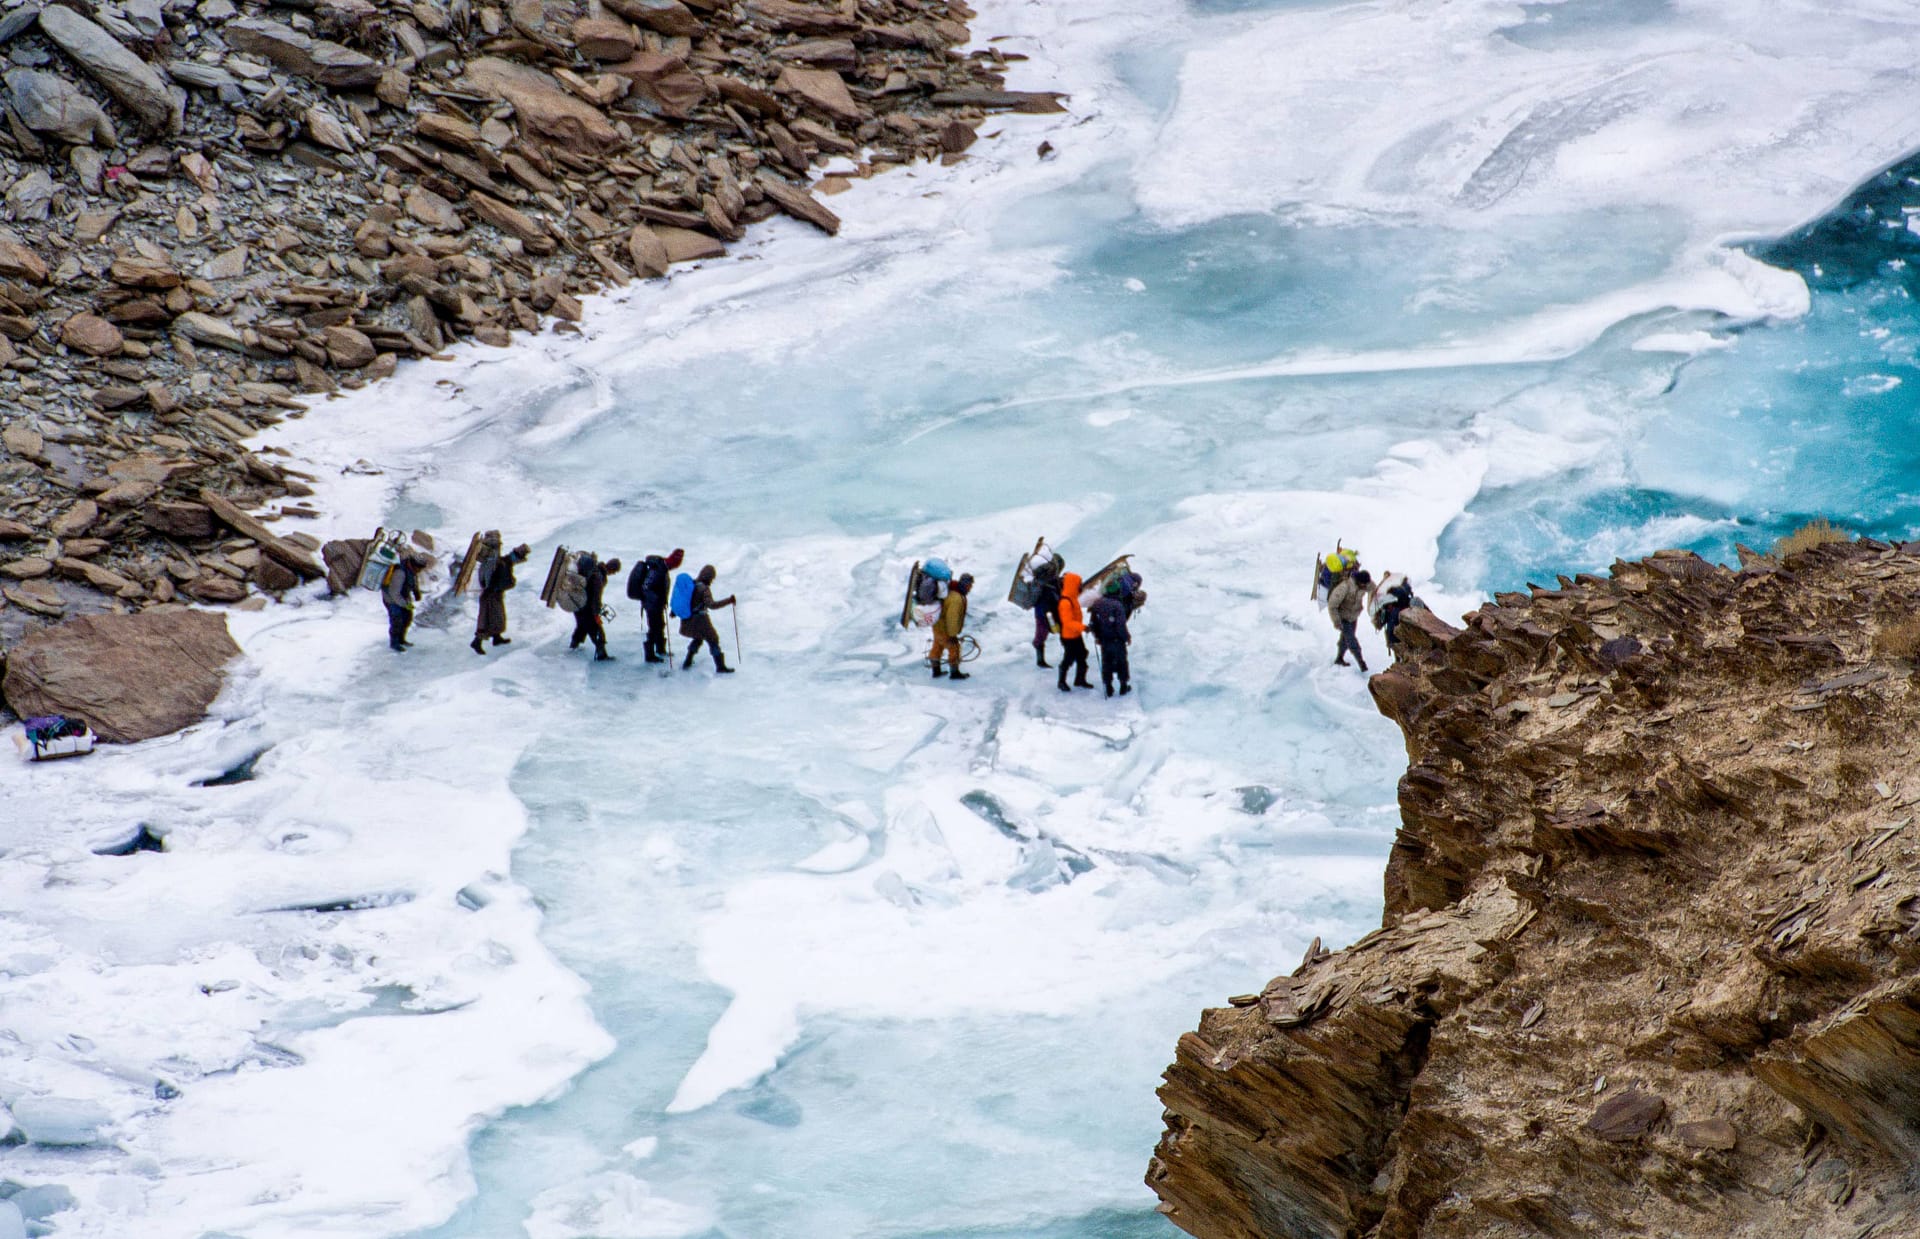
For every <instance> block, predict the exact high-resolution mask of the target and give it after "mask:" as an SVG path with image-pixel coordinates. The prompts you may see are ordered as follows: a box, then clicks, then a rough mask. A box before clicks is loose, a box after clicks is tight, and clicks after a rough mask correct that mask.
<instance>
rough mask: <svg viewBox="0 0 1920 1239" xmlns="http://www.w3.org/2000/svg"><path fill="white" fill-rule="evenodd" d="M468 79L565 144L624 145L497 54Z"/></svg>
mask: <svg viewBox="0 0 1920 1239" xmlns="http://www.w3.org/2000/svg"><path fill="white" fill-rule="evenodd" d="M228 29H232V27H228ZM614 71H615V72H618V70H617V69H616V70H614ZM464 80H465V82H466V84H467V86H468V87H469V88H471V89H473V90H477V91H479V92H480V93H481V94H483V95H490V96H495V97H498V98H501V99H505V100H506V101H507V102H508V103H511V104H512V105H513V110H514V112H515V114H516V115H518V117H519V118H520V123H521V124H522V125H524V126H526V127H527V128H528V129H530V130H532V131H533V132H534V133H537V134H539V135H540V136H542V137H544V138H548V139H551V140H552V141H555V142H558V143H560V144H561V145H563V146H566V147H570V148H572V149H574V150H580V151H605V150H612V149H613V148H615V147H617V146H619V145H620V144H621V138H620V131H619V130H617V129H615V128H614V127H613V125H612V124H611V123H609V122H608V120H607V118H606V117H605V116H604V115H602V114H601V112H600V109H598V108H596V107H594V106H593V105H592V104H590V103H587V102H585V101H583V100H580V99H576V98H574V97H573V96H572V95H570V94H568V93H567V92H566V91H565V90H564V89H562V88H561V86H560V83H558V82H556V81H555V80H554V79H553V78H551V77H549V76H547V75H546V74H545V73H542V72H541V71H540V70H538V69H535V68H532V67H530V66H527V65H522V64H515V63H514V62H512V61H510V60H502V59H500V58H499V57H497V56H482V57H481V58H480V59H478V60H475V61H471V62H469V63H468V65H467V72H466V77H465V79H464ZM695 80H696V81H697V80H698V79H695Z"/></svg>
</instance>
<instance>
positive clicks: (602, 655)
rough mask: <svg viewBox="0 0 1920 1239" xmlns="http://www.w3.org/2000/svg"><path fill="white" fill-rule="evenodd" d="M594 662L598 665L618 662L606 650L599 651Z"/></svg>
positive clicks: (594, 657)
mask: <svg viewBox="0 0 1920 1239" xmlns="http://www.w3.org/2000/svg"><path fill="white" fill-rule="evenodd" d="M593 661H595V662H597V663H610V662H614V661H616V660H615V659H614V657H613V655H611V654H609V653H607V652H606V651H605V650H599V651H597V652H596V653H595V654H594V656H593Z"/></svg>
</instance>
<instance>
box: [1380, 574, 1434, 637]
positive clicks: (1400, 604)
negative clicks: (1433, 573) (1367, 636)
mask: <svg viewBox="0 0 1920 1239" xmlns="http://www.w3.org/2000/svg"><path fill="white" fill-rule="evenodd" d="M1389 575H1391V574H1389ZM1422 605H1424V604H1423V603H1421V601H1420V599H1419V598H1417V597H1415V596H1414V592H1413V582H1412V581H1409V580H1408V579H1407V578H1405V577H1401V578H1400V579H1399V580H1397V581H1395V582H1394V583H1393V584H1391V585H1389V586H1387V587H1386V589H1384V590H1382V591H1381V601H1380V610H1379V614H1378V615H1376V616H1375V617H1374V624H1375V626H1377V627H1378V628H1379V629H1380V630H1381V631H1382V632H1384V633H1386V634H1387V649H1388V650H1390V651H1392V652H1393V653H1396V654H1397V653H1399V651H1400V635H1399V628H1400V617H1401V616H1402V615H1404V614H1405V613H1406V612H1408V611H1410V610H1412V609H1413V608H1414V607H1417V606H1422Z"/></svg>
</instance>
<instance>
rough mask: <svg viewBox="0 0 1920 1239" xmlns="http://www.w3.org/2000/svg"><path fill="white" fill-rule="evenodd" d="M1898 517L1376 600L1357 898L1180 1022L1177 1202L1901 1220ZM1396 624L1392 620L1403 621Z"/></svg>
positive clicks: (1387, 1225)
mask: <svg viewBox="0 0 1920 1239" xmlns="http://www.w3.org/2000/svg"><path fill="white" fill-rule="evenodd" d="M1916 600H1920V544H1907V545H1904V546H1899V547H1895V546H1889V545H1885V544H1881V543H1874V542H1869V541H1861V542H1857V543H1839V544H1829V545H1824V546H1818V547H1815V548H1814V549H1811V550H1806V551H1802V552H1800V553H1798V554H1795V555H1793V556H1791V557H1788V558H1786V559H1784V560H1781V561H1775V560H1772V559H1764V558H1761V557H1758V556H1750V557H1747V564H1746V566H1745V567H1744V568H1742V569H1741V570H1738V571H1734V570H1729V569H1726V568H1722V567H1718V566H1716V565H1713V564H1709V563H1707V562H1705V561H1703V560H1701V559H1699V558H1698V557H1696V556H1694V555H1691V554H1688V553H1685V552H1660V553H1658V554H1656V555H1654V556H1652V557H1650V558H1648V559H1645V560H1642V561H1638V562H1634V563H1616V564H1615V565H1614V566H1613V569H1612V572H1611V575H1610V576H1608V577H1599V576H1588V575H1583V576H1581V577H1580V578H1578V579H1577V580H1568V579H1566V578H1561V580H1560V581H1559V583H1558V587H1557V588H1553V589H1542V588H1539V587H1533V588H1532V589H1531V590H1530V591H1529V592H1528V593H1525V594H1520V593H1510V594H1501V595H1498V596H1497V597H1496V599H1495V601H1494V603H1492V604H1490V605H1488V606H1486V607H1483V608H1482V609H1480V610H1479V611H1477V612H1475V613H1473V614H1471V615H1469V616H1468V617H1467V618H1466V623H1465V627H1464V628H1461V629H1457V630H1456V629H1453V628H1451V627H1449V626H1447V625H1445V624H1443V623H1441V622H1440V621H1438V620H1437V619H1435V618H1434V617H1432V616H1430V615H1425V614H1422V613H1418V612H1416V613H1412V614H1410V616H1409V618H1408V620H1404V621H1403V622H1402V626H1401V632H1402V633H1403V634H1405V635H1406V638H1407V639H1406V643H1405V644H1406V649H1405V650H1404V651H1403V656H1402V657H1401V658H1400V660H1399V661H1398V662H1397V663H1396V664H1395V666H1394V667H1393V668H1392V669H1390V670H1388V671H1385V672H1383V673H1382V674H1380V675H1377V676H1375V677H1374V679H1373V680H1372V682H1371V687H1372V689H1373V693H1374V697H1375V700H1376V702H1377V703H1378V705H1379V707H1380V709H1381V711H1382V712H1383V713H1384V714H1386V715H1387V716H1388V717H1390V718H1392V719H1393V720H1394V721H1395V722H1397V723H1398V724H1399V725H1400V727H1401V728H1402V730H1403V731H1404V733H1405V735H1406V741H1407V752H1408V770H1407V773H1406V775H1405V776H1404V777H1403V778H1402V780H1401V782H1400V809H1401V819H1402V825H1401V829H1400V831H1399V833H1398V835H1397V837H1396V839H1395V842H1394V845H1393V849H1392V853H1391V856H1390V859H1389V862H1388V866H1387V873H1386V915H1385V918H1384V923H1383V925H1382V927H1381V928H1380V929H1378V930H1376V931H1374V932H1373V933H1371V934H1368V935H1367V936H1366V937H1364V938H1362V939H1361V940H1360V941H1359V942H1357V943H1355V944H1353V945H1352V946H1351V947H1349V948H1347V949H1346V950H1343V951H1339V952H1335V953H1332V954H1326V953H1322V952H1317V951H1310V952H1309V957H1308V958H1307V959H1306V960H1305V961H1303V963H1302V964H1301V966H1300V967H1299V968H1298V969H1297V970H1295V971H1294V972H1293V973H1292V974H1291V975H1289V976H1284V977H1280V978H1278V979H1276V980H1274V981H1272V982H1271V983H1269V984H1268V985H1267V986H1266V987H1265V989H1264V990H1263V991H1262V992H1261V993H1259V994H1257V995H1252V994H1250V995H1247V996H1245V997H1243V998H1237V999H1234V1000H1233V1002H1234V1005H1233V1006H1230V1007H1226V1008H1221V1009H1218V1010H1212V1011H1208V1012H1206V1013H1205V1014H1204V1015H1203V1017H1202V1019H1201V1023H1200V1027H1199V1029H1198V1030H1197V1031H1196V1032H1190V1033H1188V1034H1186V1035H1185V1036H1183V1037H1182V1038H1181V1040H1180V1044H1179V1047H1178V1053H1177V1057H1176V1060H1175V1062H1174V1063H1173V1065H1172V1066H1171V1067H1169V1068H1168V1069H1167V1073H1166V1082H1165V1084H1164V1085H1163V1087H1162V1088H1161V1090H1160V1097H1161V1099H1162V1101H1163V1102H1164V1104H1165V1106H1166V1122H1167V1130H1166V1134H1165V1136H1164V1137H1163V1138H1162V1140H1161V1143H1160V1147H1159V1149H1158V1150H1157V1153H1156V1156H1155V1157H1154V1159H1153V1162H1152V1165H1151V1167H1150V1169H1149V1171H1148V1175H1147V1182H1148V1184H1149V1185H1150V1186H1151V1187H1152V1188H1153V1190H1154V1191H1155V1192H1156V1193H1158V1194H1159V1196H1160V1198H1161V1201H1162V1205H1161V1209H1162V1211H1163V1212H1164V1213H1166V1215H1167V1216H1168V1217H1169V1218H1171V1219H1172V1220H1173V1222H1175V1223H1176V1224H1177V1225H1179V1226H1181V1227H1182V1228H1183V1229H1185V1230H1187V1231H1188V1232H1190V1233H1192V1234H1194V1235H1197V1236H1201V1237H1203V1239H1229V1237H1231V1239H1249V1237H1253V1236H1261V1237H1268V1236H1271V1237H1280V1236H1286V1237H1288V1239H1309V1237H1310V1239H1344V1237H1347V1236H1368V1237H1370V1239H1415V1237H1418V1239H1468V1237H1474V1239H1481V1237H1486V1236H1522V1235H1525V1236H1567V1237H1569V1239H1571V1237H1572V1236H1593V1235H1650V1236H1651V1235H1660V1236H1667V1235H1735V1234H1738V1235H1751V1236H1782V1237H1787V1236H1791V1237H1792V1239H1802V1237H1803V1236H1806V1237H1812V1239H1857V1237H1858V1236H1861V1235H1869V1234H1871V1235H1894V1234H1914V1233H1916V1227H1915V1223H1914V1221H1913V1219H1914V1218H1915V1217H1916V1216H1920V1196H1916V1194H1915V1191H1914V1187H1913V1180H1912V1177H1911V1174H1910V1168H1911V1166H1912V1163H1913V1160H1914V1158H1915V1157H1916V1156H1920V1085H1916V1083H1915V1081H1917V1080H1920V981H1916V980H1915V973H1916V967H1917V966H1920V827H1915V826H1914V824H1913V823H1914V818H1915V816H1916V815H1920V773H1916V772H1915V767H1916V750H1917V746H1916V741H1915V738H1914V737H1915V733H1916V723H1917V722H1920V690H1917V689H1916V662H1915V659H1916V656H1920V632H1916V631H1915V630H1914V628H1913V626H1912V619H1911V617H1912V615H1913V612H1914V604H1915V602H1916ZM1410 625H1411V626H1410Z"/></svg>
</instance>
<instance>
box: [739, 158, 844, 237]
mask: <svg viewBox="0 0 1920 1239" xmlns="http://www.w3.org/2000/svg"><path fill="white" fill-rule="evenodd" d="M759 181H760V188H761V189H763V190H765V191H766V195H767V197H769V198H771V199H772V200H773V203H774V205H775V206H777V207H779V208H780V209H781V210H782V211H785V212H786V213H787V214H789V215H791V216H793V217H794V218H795V219H802V220H805V221H806V222H807V223H809V224H812V225H813V226H814V227H815V228H818V229H819V230H820V231H822V232H824V233H826V234H827V235H828V236H833V235H834V234H835V233H837V232H839V231H840V217H839V216H838V215H835V214H834V213H833V212H832V211H829V210H828V209H827V207H826V204H825V203H823V202H821V201H820V200H819V199H818V198H816V197H814V196H813V195H812V194H810V193H808V192H807V191H806V190H804V189H802V188H800V187H799V186H798V185H789V184H787V182H785V181H783V180H781V179H780V178H779V177H777V176H772V175H769V174H767V173H762V174H761V175H760V177H759Z"/></svg>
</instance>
